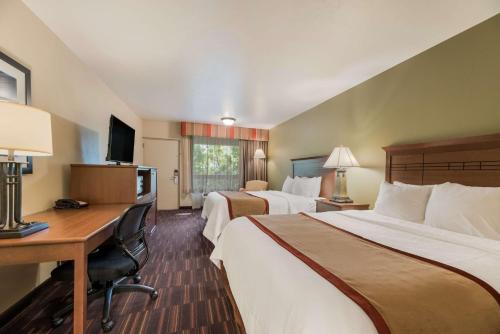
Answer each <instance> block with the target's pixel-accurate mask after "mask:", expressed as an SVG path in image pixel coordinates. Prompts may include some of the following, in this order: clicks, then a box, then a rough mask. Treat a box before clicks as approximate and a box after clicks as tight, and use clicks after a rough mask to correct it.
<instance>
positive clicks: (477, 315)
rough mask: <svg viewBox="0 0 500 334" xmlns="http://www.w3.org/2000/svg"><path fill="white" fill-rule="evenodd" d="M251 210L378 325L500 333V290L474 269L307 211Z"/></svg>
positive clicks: (397, 329)
mask: <svg viewBox="0 0 500 334" xmlns="http://www.w3.org/2000/svg"><path fill="white" fill-rule="evenodd" d="M248 218H249V220H250V221H251V222H253V223H254V224H255V225H256V226H257V227H258V228H259V229H261V230H262V231H263V232H264V233H266V234H267V235H268V236H269V237H271V238H272V239H273V240H275V241H276V242H277V243H278V244H279V245H280V246H282V247H283V248H285V249H287V250H288V251H289V252H290V253H292V254H293V255H295V256H296V257H297V258H298V259H300V260H301V261H303V262H304V263H305V264H306V265H308V266H309V267H310V268H311V269H313V270H314V271H316V272H317V273H318V274H319V275H321V276H322V277H324V278H325V279H326V280H328V281H329V282H330V283H332V284H333V285H334V286H335V287H336V288H337V289H339V290H340V291H342V292H343V293H344V294H345V295H346V296H347V297H349V298H350V299H351V300H353V301H354V302H355V303H356V304H358V305H359V306H360V307H361V308H362V309H363V310H364V311H365V313H366V314H367V315H368V316H369V317H370V319H371V320H372V322H373V324H374V325H375V327H376V328H377V331H378V332H379V333H405V334H407V333H419V334H427V333H429V334H437V333H500V295H499V293H498V292H497V291H495V290H494V289H493V288H492V287H491V286H490V285H488V284H487V283H486V282H484V281H482V280H480V279H479V278H477V277H474V276H472V275H471V274H468V273H466V272H464V271H462V270H460V269H457V268H453V267H451V266H448V265H446V264H442V263H439V262H436V261H433V260H429V259H425V258H422V257H419V256H416V255H412V254H409V253H405V252H403V251H399V250H397V249H393V248H390V247H388V246H384V245H382V244H378V243H376V242H373V241H370V240H367V239H364V238H362V237H360V236H358V235H356V234H353V233H351V232H348V231H345V230H342V229H340V228H337V227H334V226H332V225H330V224H327V223H325V222H323V221H321V220H317V219H315V218H312V217H310V216H307V215H306V214H298V215H271V216H258V217H251V216H249V217H248ZM499 266H500V264H499ZM304 288H305V289H307V287H304ZM332 312H335V310H332Z"/></svg>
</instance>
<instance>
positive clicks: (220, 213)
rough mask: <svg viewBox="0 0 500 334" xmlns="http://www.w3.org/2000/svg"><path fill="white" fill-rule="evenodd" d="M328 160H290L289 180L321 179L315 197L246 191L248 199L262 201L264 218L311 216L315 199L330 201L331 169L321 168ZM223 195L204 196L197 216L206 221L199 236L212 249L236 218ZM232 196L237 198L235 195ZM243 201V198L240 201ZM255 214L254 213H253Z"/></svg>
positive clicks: (317, 158)
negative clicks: (294, 214)
mask: <svg viewBox="0 0 500 334" xmlns="http://www.w3.org/2000/svg"><path fill="white" fill-rule="evenodd" d="M327 158H328V156H317V157H308V158H298V159H292V177H296V176H298V177H318V176H321V178H322V179H321V186H320V192H319V197H305V196H298V195H294V194H290V193H286V192H283V191H272V190H270V191H248V192H245V193H246V194H248V195H249V196H248V198H249V199H251V198H255V197H257V198H262V199H263V200H264V201H263V202H265V206H267V210H266V213H267V214H271V215H272V214H286V213H297V212H301V211H302V212H315V211H316V201H315V200H316V199H318V198H330V197H331V196H332V192H333V187H334V183H335V173H334V171H332V170H331V169H324V168H322V166H323V164H324V163H325V161H326V159H327ZM226 195H228V194H227V192H211V193H209V194H208V196H207V198H206V199H205V203H204V205H203V210H202V213H201V216H202V218H204V219H207V224H206V226H205V228H204V230H203V235H204V236H205V237H206V238H207V239H208V240H210V241H211V242H212V243H213V244H214V245H215V244H216V243H217V239H218V238H219V236H220V234H221V233H222V231H223V230H224V228H225V227H226V225H227V224H228V223H229V222H230V221H231V219H233V218H236V217H239V215H234V214H233V213H232V212H231V209H230V208H229V206H230V204H229V202H230V200H229V199H228V198H225V197H226ZM235 195H238V194H237V193H236V194H235ZM242 198H243V199H244V197H242ZM256 211H258V210H256ZM261 213H264V212H251V213H248V214H261Z"/></svg>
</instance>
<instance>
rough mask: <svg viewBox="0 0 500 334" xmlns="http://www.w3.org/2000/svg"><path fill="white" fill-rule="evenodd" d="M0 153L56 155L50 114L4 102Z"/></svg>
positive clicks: (0, 104)
mask: <svg viewBox="0 0 500 334" xmlns="http://www.w3.org/2000/svg"><path fill="white" fill-rule="evenodd" d="M0 129H1V130H0V154H8V153H9V151H11V152H12V153H14V155H18V156H48V155H52V126H51V122H50V114H49V113H48V112H46V111H43V110H40V109H36V108H33V107H30V106H26V105H22V104H17V103H10V102H2V101H0Z"/></svg>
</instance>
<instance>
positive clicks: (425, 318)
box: [211, 135, 500, 334]
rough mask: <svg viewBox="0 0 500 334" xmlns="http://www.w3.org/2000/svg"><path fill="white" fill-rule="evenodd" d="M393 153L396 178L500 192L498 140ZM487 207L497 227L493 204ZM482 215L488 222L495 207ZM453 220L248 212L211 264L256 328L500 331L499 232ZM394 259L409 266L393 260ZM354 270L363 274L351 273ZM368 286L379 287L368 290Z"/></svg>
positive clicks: (266, 331)
mask: <svg viewBox="0 0 500 334" xmlns="http://www.w3.org/2000/svg"><path fill="white" fill-rule="evenodd" d="M385 149H386V152H387V166H386V181H388V182H391V183H392V182H394V181H401V182H405V183H409V184H414V185H426V184H441V183H445V182H455V183H459V184H464V185H468V186H476V187H477V186H483V187H500V174H499V173H500V161H499V160H498V157H499V156H500V135H493V136H482V137H474V138H468V139H464V140H452V141H443V142H434V143H425V144H418V145H404V146H394V147H387V148H385ZM449 185H450V184H448V186H444V188H446V187H448V188H450V186H449ZM394 187H395V186H394ZM459 187H462V186H459ZM410 188H412V186H410ZM423 188H428V187H421V189H423ZM444 188H442V189H444ZM381 189H382V187H381ZM432 189H433V190H432V193H433V194H434V193H435V192H436V190H435V189H437V188H432ZM496 189H498V188H496ZM480 191H481V192H482V191H483V190H480ZM493 191H494V192H495V193H496V195H495V196H496V197H493V199H495V198H496V199H498V190H493ZM485 192H487V191H486V190H485ZM431 197H432V196H431ZM480 197H481V196H480ZM436 198H437V197H436ZM481 200H482V199H479V200H478V201H476V202H475V205H476V206H478V207H479V206H481V204H480V203H481ZM429 202H430V200H429ZM435 203H436V202H434V209H433V210H434V211H435V208H436V207H435ZM439 203H441V202H439ZM458 203H460V205H461V206H463V207H467V203H463V202H460V201H458ZM489 203H490V204H489V205H490V208H495V209H494V211H495V212H496V213H495V214H494V215H493V217H495V219H496V220H495V224H496V225H495V226H496V227H495V228H497V229H498V223H499V222H498V214H499V213H498V210H497V209H496V208H497V207H498V206H497V205H496V204H495V203H496V200H495V201H493V202H492V201H491V198H490V201H489ZM472 206H473V207H474V205H472ZM449 209H450V208H449V207H448V210H449ZM467 210H468V209H465V211H467ZM424 211H425V207H424ZM492 211H493V209H492ZM492 211H491V212H492ZM469 212H471V211H470V210H469ZM484 213H485V214H484ZM479 216H480V217H483V216H484V217H486V218H488V219H489V218H491V217H492V216H491V215H490V211H486V212H482V213H481V214H480V215H479ZM459 218H460V217H459ZM280 220H281V221H280ZM426 221H427V220H426ZM450 221H451V220H450ZM313 222H315V223H316V224H313ZM277 223H279V224H277ZM481 223H483V222H481ZM454 224H455V225H453V224H450V229H444V228H437V227H434V226H431V225H429V224H428V223H423V224H422V223H416V222H415V220H414V221H407V220H404V219H397V218H392V217H389V216H387V215H382V214H380V213H377V212H374V211H343V212H323V213H307V214H298V215H288V216H283V217H281V218H280V216H249V217H240V218H237V219H235V220H234V221H233V222H232V223H231V224H229V225H228V226H227V228H226V229H225V230H224V232H223V233H222V234H221V236H220V238H219V241H218V243H217V245H216V247H215V249H214V251H213V253H212V255H211V260H212V261H213V262H214V263H215V264H216V265H218V266H219V267H222V266H223V268H224V269H225V272H226V275H227V280H228V285H229V288H230V292H231V293H232V296H234V305H233V307H234V309H235V310H236V313H237V314H238V315H241V319H242V321H243V324H244V327H245V329H246V332H247V333H248V334H257V333H259V334H271V333H273V334H277V333H287V334H288V333H290V334H294V333H297V334H299V333H301V334H306V333H314V334H321V333H343V334H344V333H345V334H350V333H405V334H406V333H444V332H453V333H500V294H499V291H500V267H499V263H500V239H499V238H498V234H496V235H495V233H498V232H495V231H494V230H491V229H490V230H489V231H487V232H488V233H493V235H494V237H493V238H486V237H480V236H474V235H469V234H471V233H469V234H467V233H463V232H462V233H457V232H455V231H453V229H454V228H456V227H457V226H456V222H455V223H454ZM305 225H308V226H309V225H311V226H313V225H314V226H313V227H307V228H304V227H303V226H305ZM309 229H311V230H309ZM314 229H319V230H320V231H321V229H323V230H322V231H325V233H324V234H325V235H326V234H330V232H329V231H330V230H335V231H336V232H335V233H333V232H332V233H331V234H332V235H334V234H335V235H336V237H339V236H340V238H345V239H356V242H354V244H355V245H354V246H352V248H351V244H348V246H349V247H347V248H346V249H349V250H351V249H354V250H356V249H357V248H360V247H361V246H360V244H363V247H365V246H366V245H368V247H369V248H370V251H369V252H368V253H363V252H358V253H356V252H352V253H351V252H350V251H345V250H344V249H343V248H342V246H339V245H338V244H336V243H334V242H325V241H326V240H338V239H335V238H333V237H332V239H328V238H327V237H325V238H322V234H321V232H320V233H319V234H318V233H317V232H318V231H315V233H316V234H314V233H312V232H313V230H314ZM468 229H469V228H466V229H465V230H468ZM471 231H472V230H471ZM310 232H311V233H310ZM476 232H478V231H476ZM478 233H479V232H478ZM472 234H473V233H472ZM294 238H295V239H294ZM318 240H322V242H317V241H318ZM343 241H344V240H342V242H343ZM349 242H351V241H349ZM318 245H321V246H318ZM342 245H344V244H343V243H342ZM321 247H323V249H321ZM361 248H362V247H361ZM325 250H326V251H325ZM330 250H331V252H330V253H329V251H330ZM321 251H323V254H321V256H320V252H321ZM325 253H326V254H329V255H328V256H330V259H327V260H326V261H325V258H324V254H325ZM379 253H380V254H379ZM360 254H370V256H367V257H363V256H360ZM384 254H385V255H384ZM322 256H323V258H322ZM386 256H389V257H388V258H391V257H392V258H394V259H396V260H398V261H403V262H397V263H398V264H401V263H403V266H399V265H398V266H394V265H391V264H390V261H389V262H388V261H387V259H388V258H385V257H386ZM337 258H343V259H344V262H335V261H338V259H337ZM384 259H385V260H386V262H384ZM415 259H416V260H415ZM346 260H347V261H346ZM328 261H330V262H328ZM405 261H406V262H405ZM325 263H326V264H332V263H335V264H338V263H340V265H339V266H338V267H334V266H330V267H328V266H325V265H323V264H325ZM363 263H364V265H363ZM372 263H378V264H380V263H382V264H383V263H385V264H386V265H385V266H379V267H377V266H376V265H375V266H372V265H371V264H372ZM318 264H319V265H318ZM407 265H408V267H407ZM414 265H416V267H412V266H414ZM418 266H420V267H418ZM374 268H375V270H374ZM415 268H416V269H415ZM413 269H415V270H413ZM352 270H354V272H356V270H357V273H356V275H352V276H350V274H351V271H352ZM365 270H366V272H365ZM438 273H439V274H438ZM384 275H385V276H384ZM413 275H414V277H413ZM339 278H340V279H339ZM373 282H375V283H373ZM372 283H373V284H375V285H374V286H371V287H370V288H371V289H374V290H366V289H365V288H366V287H367V286H370V284H372ZM363 284H364V285H363ZM386 284H387V285H386ZM465 286H469V288H463V287H465ZM363 289H365V290H363ZM376 290H378V291H376ZM473 290H474V291H473ZM374 291H375V293H373V292H374ZM444 291H448V292H444ZM472 291H473V292H472ZM377 294H378V295H377ZM374 296H375V297H377V298H380V296H382V299H377V298H373V297H374ZM387 296H390V297H391V298H388V299H387ZM478 296H481V297H478ZM383 298H386V299H385V300H384V299H383ZM392 298H394V300H395V302H394V304H392V305H391V302H392ZM378 301H381V302H380V303H378ZM387 301H389V304H387ZM384 302H385V303H386V304H385V305H384ZM476 303H477V304H476ZM482 303H484V304H482ZM388 305H389V306H388ZM485 305H487V306H485ZM370 307H371V309H370ZM391 307H392V310H391ZM436 307H437V308H436ZM388 310H390V311H391V312H386V311H388ZM398 312H399V314H398ZM454 314H458V315H459V316H458V317H456V318H453V317H454ZM395 315H397V316H395ZM398 316H402V318H401V317H400V318H398ZM405 317H406V318H405ZM394 319H396V321H394ZM398 320H399V322H398ZM401 320H402V321H401ZM405 326H406V327H405Z"/></svg>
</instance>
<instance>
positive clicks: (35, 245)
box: [0, 204, 130, 334]
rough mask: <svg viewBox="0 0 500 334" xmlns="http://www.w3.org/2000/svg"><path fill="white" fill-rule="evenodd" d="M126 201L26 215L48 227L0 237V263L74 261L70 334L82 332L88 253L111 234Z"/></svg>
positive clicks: (126, 205) (127, 205) (85, 316)
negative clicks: (17, 235)
mask: <svg viewBox="0 0 500 334" xmlns="http://www.w3.org/2000/svg"><path fill="white" fill-rule="evenodd" d="M129 206H130V205H129V204H113V205H91V206H89V207H88V208H84V209H78V210H53V209H51V210H48V211H44V212H40V213H37V214H34V215H30V216H28V217H25V220H26V221H45V222H48V223H49V228H48V229H46V230H43V231H41V232H38V233H35V234H32V235H30V236H28V237H25V238H22V239H3V240H0V265H12V264H25V263H40V262H47V261H66V260H73V261H75V266H74V268H75V272H74V279H75V283H74V292H73V297H74V312H73V315H74V316H73V333H78V334H80V333H85V329H86V320H87V255H88V254H89V253H90V252H91V251H92V250H94V249H95V248H96V247H97V246H99V245H100V244H101V243H102V242H103V241H105V240H106V239H107V238H109V237H110V236H111V235H112V234H113V225H114V224H113V223H114V222H115V221H116V219H117V218H119V217H120V215H121V214H122V213H123V211H124V210H125V209H126V208H128V207H129Z"/></svg>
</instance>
